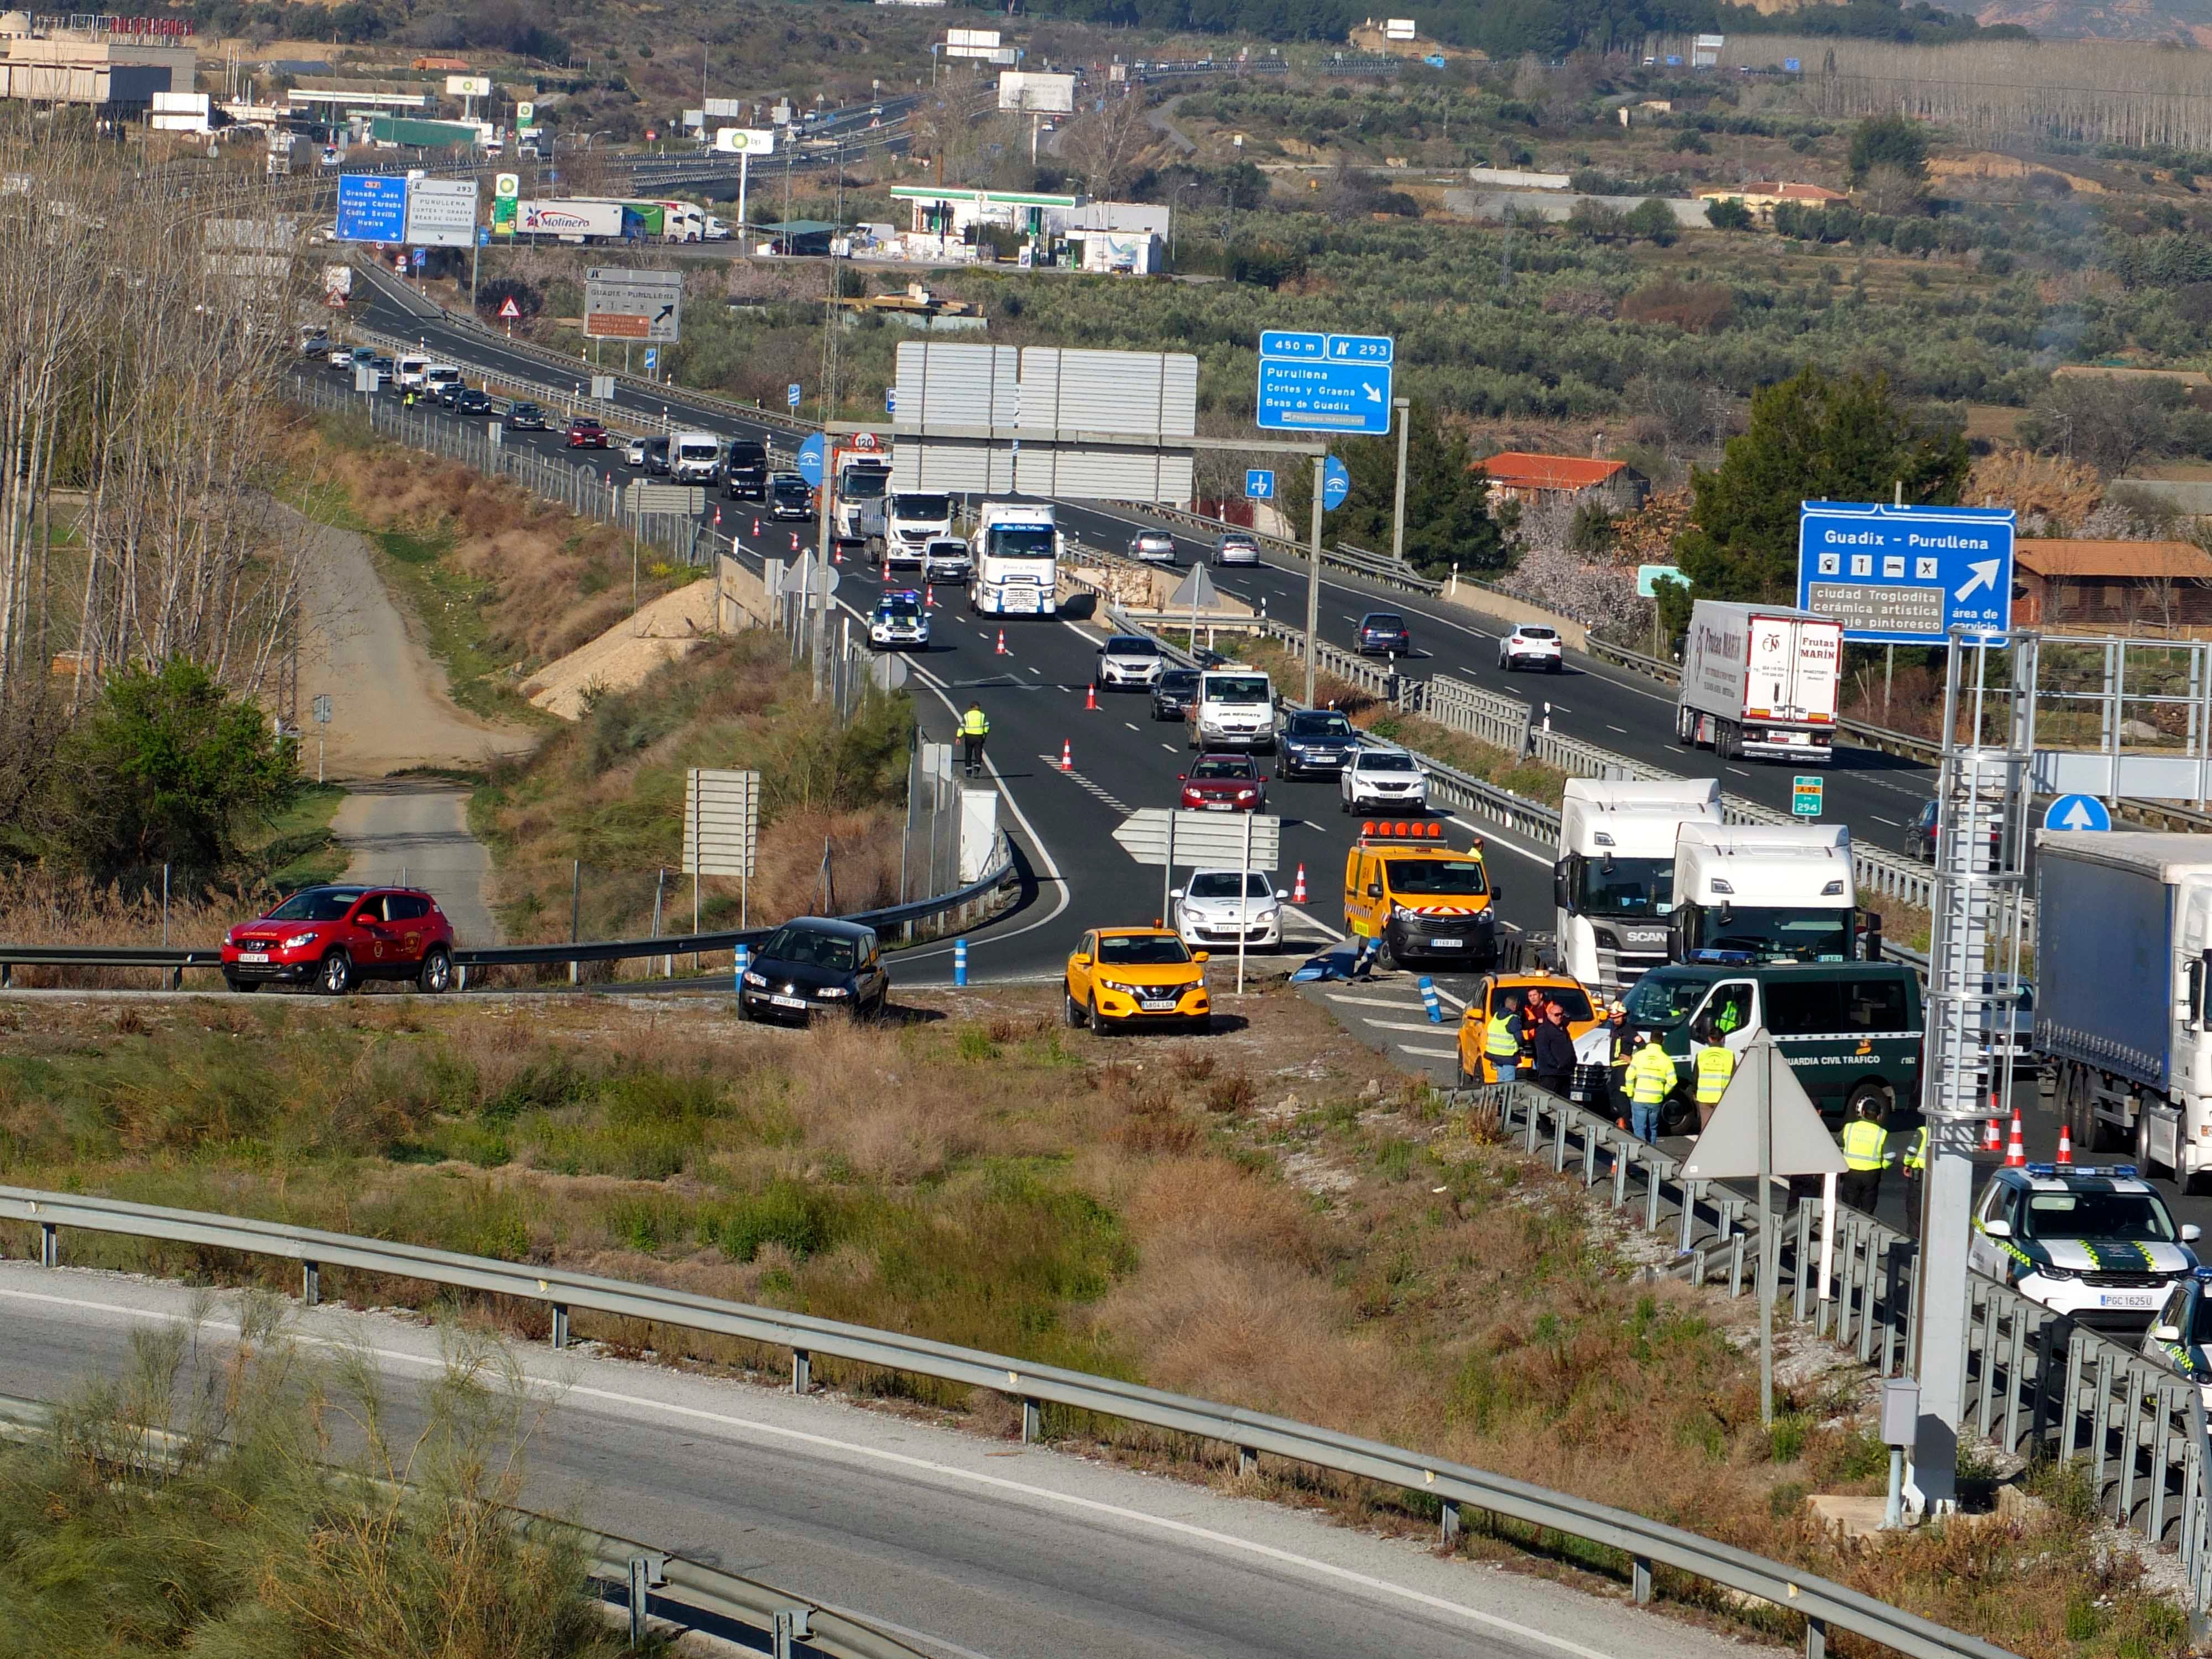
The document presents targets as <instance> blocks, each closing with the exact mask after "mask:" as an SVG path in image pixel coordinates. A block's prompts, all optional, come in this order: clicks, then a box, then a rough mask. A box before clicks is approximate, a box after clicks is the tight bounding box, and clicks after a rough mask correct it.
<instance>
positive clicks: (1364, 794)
mask: <svg viewBox="0 0 2212 1659" xmlns="http://www.w3.org/2000/svg"><path fill="white" fill-rule="evenodd" d="M1337 777H1338V788H1339V789H1340V792H1341V794H1342V801H1343V807H1344V810H1345V811H1347V812H1367V811H1376V810H1378V809H1379V810H1382V811H1414V812H1425V811H1428V806H1429V775H1428V774H1427V773H1425V772H1424V771H1422V770H1421V769H1420V766H1419V763H1417V762H1416V761H1415V760H1414V759H1413V757H1412V756H1411V755H1409V754H1407V752H1406V751H1405V750H1402V749H1355V750H1352V757H1351V758H1350V759H1349V760H1347V761H1346V762H1345V763H1344V770H1343V771H1342V772H1340V773H1339V774H1338V775H1337Z"/></svg>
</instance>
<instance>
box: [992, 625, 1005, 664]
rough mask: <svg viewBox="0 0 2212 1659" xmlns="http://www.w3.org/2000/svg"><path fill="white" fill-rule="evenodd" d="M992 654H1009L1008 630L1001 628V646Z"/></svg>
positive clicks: (1001, 655)
mask: <svg viewBox="0 0 2212 1659" xmlns="http://www.w3.org/2000/svg"><path fill="white" fill-rule="evenodd" d="M991 654H992V655H993V656H994V657H1003V656H1006V654H1007V651H1006V629H1003V628H1002V629H1000V630H999V648H998V649H997V650H995V651H994V652H993V653H991Z"/></svg>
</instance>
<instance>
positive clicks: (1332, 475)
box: [1321, 455, 1352, 513]
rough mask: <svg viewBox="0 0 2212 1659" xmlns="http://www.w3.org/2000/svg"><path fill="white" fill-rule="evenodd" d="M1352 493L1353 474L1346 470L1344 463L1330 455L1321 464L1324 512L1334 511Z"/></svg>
mask: <svg viewBox="0 0 2212 1659" xmlns="http://www.w3.org/2000/svg"><path fill="white" fill-rule="evenodd" d="M1351 493H1352V475H1351V474H1350V473H1349V472H1346V471H1345V470H1344V463H1343V462H1342V461H1340V460H1338V459H1336V457H1335V456H1334V455H1330V456H1328V457H1326V458H1325V459H1323V460H1322V466H1321V506H1322V512H1324V513H1334V512H1335V511H1336V509H1337V508H1338V507H1342V506H1343V505H1344V498H1345V497H1346V495H1350V494H1351Z"/></svg>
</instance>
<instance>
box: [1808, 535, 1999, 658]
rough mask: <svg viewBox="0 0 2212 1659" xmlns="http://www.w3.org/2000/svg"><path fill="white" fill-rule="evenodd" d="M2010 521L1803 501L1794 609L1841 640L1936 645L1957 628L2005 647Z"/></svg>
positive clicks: (1970, 635) (1971, 636) (1971, 635)
mask: <svg viewBox="0 0 2212 1659" xmlns="http://www.w3.org/2000/svg"><path fill="white" fill-rule="evenodd" d="M2012 571H2013V514H2012V513H2011V511H2010V510H2009V509H2000V508H1995V507H1891V506H1889V505H1887V503H1884V502H1874V503H1866V502H1857V501H1807V502H1805V503H1804V505H1803V506H1802V508H1801V509H1800V510H1799V514H1798V521H1797V604H1798V605H1799V607H1800V608H1801V609H1803V610H1806V611H1819V612H1820V614H1821V615H1822V616H1824V617H1834V618H1835V619H1836V620H1837V621H1838V622H1839V623H1843V625H1844V638H1845V639H1848V640H1864V641H1875V642H1878V643H1879V642H1887V643H1889V644H1892V645H1942V643H1944V641H1946V640H1947V639H1948V637H1949V634H1950V630H1951V629H1953V628H1962V629H1965V630H1966V635H1967V637H1968V638H1969V639H1983V638H1987V639H1991V640H1994V641H2002V639H2003V638H2004V636H2005V635H2007V634H2008V633H2009V632H2010V631H2011V629H2012Z"/></svg>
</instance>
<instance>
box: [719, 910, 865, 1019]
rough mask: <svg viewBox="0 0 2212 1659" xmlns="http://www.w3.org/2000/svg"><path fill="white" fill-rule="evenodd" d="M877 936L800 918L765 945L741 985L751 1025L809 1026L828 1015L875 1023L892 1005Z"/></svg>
mask: <svg viewBox="0 0 2212 1659" xmlns="http://www.w3.org/2000/svg"><path fill="white" fill-rule="evenodd" d="M890 989H891V976H890V974H889V973H887V972H886V971H885V970H884V963H883V953H882V951H881V950H880V949H879V948H878V945H877V943H876V930H875V929H874V928H872V927H862V926H860V923H858V922H854V921H837V920H836V919H835V918H834V917H828V916H798V917H795V918H793V920H792V921H787V922H785V923H784V924H783V926H782V927H779V928H777V929H776V930H775V932H774V933H770V934H769V936H768V937H767V938H766V939H763V940H762V941H761V946H760V949H759V950H757V951H755V952H753V959H752V963H751V965H750V967H748V968H747V969H745V971H744V975H743V977H742V979H741V981H740V983H739V987H738V1012H740V1013H741V1014H743V1015H744V1018H747V1019H763V1020H765V1019H789V1020H797V1021H798V1022H799V1023H800V1024H805V1022H806V1020H807V1018H808V1017H809V1016H811V1015H813V1014H816V1013H823V1012H844V1013H850V1014H852V1015H854V1017H855V1018H870V1019H872V1018H875V1017H876V1016H878V1015H879V1014H881V1013H882V1012H884V1003H885V1002H886V1001H887V1000H889V999H890Z"/></svg>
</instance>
